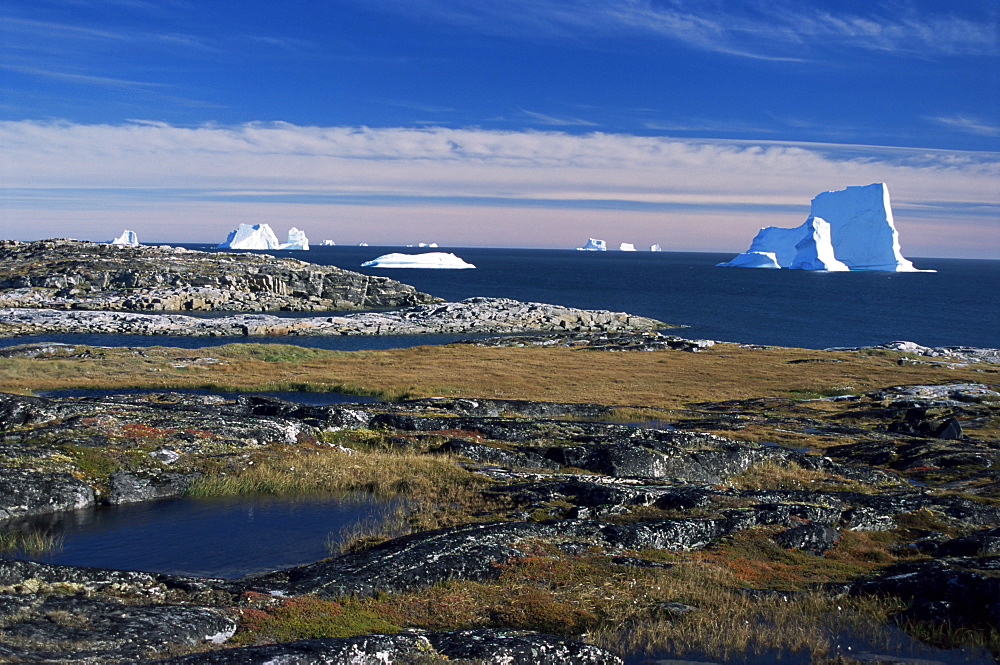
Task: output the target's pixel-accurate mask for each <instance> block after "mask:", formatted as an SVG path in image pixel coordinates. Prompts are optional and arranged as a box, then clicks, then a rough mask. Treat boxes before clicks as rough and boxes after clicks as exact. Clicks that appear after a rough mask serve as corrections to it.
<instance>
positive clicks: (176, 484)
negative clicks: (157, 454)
mask: <svg viewBox="0 0 1000 665" xmlns="http://www.w3.org/2000/svg"><path fill="white" fill-rule="evenodd" d="M195 478H197V474H188V473H165V472H162V471H160V472H158V471H137V472H128V471H117V472H115V473H112V474H111V475H109V476H108V486H109V489H108V496H107V498H106V499H105V501H107V503H110V504H112V505H117V504H123V503H138V502H140V501H152V500H154V499H165V498H169V497H175V496H182V495H183V494H184V493H185V492H186V491H187V489H188V487H190V485H191V481H192V480H194V479H195Z"/></svg>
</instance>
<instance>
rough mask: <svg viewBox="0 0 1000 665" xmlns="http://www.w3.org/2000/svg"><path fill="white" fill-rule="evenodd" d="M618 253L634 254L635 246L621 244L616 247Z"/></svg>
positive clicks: (628, 243) (625, 243)
mask: <svg viewBox="0 0 1000 665" xmlns="http://www.w3.org/2000/svg"><path fill="white" fill-rule="evenodd" d="M618 251H619V252H634V251H635V245H633V244H632V243H630V242H623V243H622V244H620V245H618Z"/></svg>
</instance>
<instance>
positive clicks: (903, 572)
mask: <svg viewBox="0 0 1000 665" xmlns="http://www.w3.org/2000/svg"><path fill="white" fill-rule="evenodd" d="M854 592H855V593H864V594H887V595H893V596H899V597H902V598H905V599H908V600H910V601H912V603H911V606H910V608H909V609H908V610H907V611H906V612H905V614H904V616H905V618H909V619H917V620H924V621H932V622H936V623H940V622H948V623H951V624H953V625H972V626H987V627H994V628H995V627H996V626H998V625H1000V556H986V557H946V558H940V559H930V560H926V561H913V562H907V563H902V564H898V565H895V566H892V567H891V568H889V569H888V570H886V571H884V572H883V573H882V574H881V575H879V576H878V577H876V578H874V579H871V580H867V581H864V582H861V583H859V584H858V585H856V586H855V588H854Z"/></svg>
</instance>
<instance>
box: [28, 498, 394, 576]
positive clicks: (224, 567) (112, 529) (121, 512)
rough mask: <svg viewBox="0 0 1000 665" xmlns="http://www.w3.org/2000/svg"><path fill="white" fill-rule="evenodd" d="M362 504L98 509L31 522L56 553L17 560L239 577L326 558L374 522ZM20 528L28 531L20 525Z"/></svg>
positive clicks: (371, 502)
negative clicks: (330, 545) (343, 539)
mask: <svg viewBox="0 0 1000 665" xmlns="http://www.w3.org/2000/svg"><path fill="white" fill-rule="evenodd" d="M390 509H391V504H390V503H388V502H385V501H379V500H375V499H372V498H370V497H356V498H351V499H335V498H331V497H328V496H326V497H315V496H312V497H297V498H288V497H274V496H254V497H247V496H238V497H213V498H181V499H166V500H162V501H151V502H145V503H140V504H130V505H125V506H102V507H99V508H97V509H94V510H80V511H72V512H69V513H62V514H59V515H54V516H51V517H48V518H46V519H40V520H34V521H32V522H31V523H30V526H31V527H32V528H40V529H45V530H48V531H49V532H50V533H52V534H53V535H56V536H57V537H59V536H61V537H62V546H61V547H60V548H58V549H57V550H56V551H54V552H51V553H48V554H40V555H17V556H18V558H25V559H31V560H34V561H43V562H46V563H58V564H66V565H72V566H93V567H98V568H116V569H121V570H143V571H149V572H157V573H169V574H173V575H197V576H204V577H227V578H236V577H242V576H243V575H247V574H249V573H256V572H263V571H269V570H276V569H279V568H288V567H291V566H296V565H299V564H304V563H312V562H313V561H318V560H319V559H323V558H325V557H328V556H330V554H329V553H328V551H327V542H328V540H333V541H336V540H337V539H338V538H339V536H340V534H342V533H343V532H344V530H345V529H347V528H349V527H351V526H354V525H357V524H359V523H362V522H364V523H370V522H372V521H373V520H378V519H379V518H380V517H381V516H382V515H384V514H385V513H386V512H387V511H389V510H390ZM23 526H28V525H27V524H25V525H23Z"/></svg>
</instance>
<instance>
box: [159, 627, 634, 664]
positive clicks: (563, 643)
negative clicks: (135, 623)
mask: <svg viewBox="0 0 1000 665" xmlns="http://www.w3.org/2000/svg"><path fill="white" fill-rule="evenodd" d="M438 661H448V662H460V663H471V662H475V663H481V664H482V665H494V664H495V665H536V664H537V663H552V664H553V665H558V664H560V663H565V664H566V665H619V664H620V663H621V662H622V659H621V658H619V657H618V656H616V655H615V654H612V653H610V652H608V651H605V650H604V649H601V648H600V647H596V646H593V645H590V644H584V643H583V642H580V641H579V640H569V639H566V638H561V637H557V636H555V635H545V634H542V633H531V632H525V631H509V630H494V629H489V628H481V629H476V630H456V631H442V632H423V631H406V632H403V633H398V634H395V635H359V636H356V637H342V638H329V639H315V640H302V641H298V642H286V643H284V644H267V645H263V646H255V647H243V648H240V649H227V650H222V651H212V652H208V653H197V654H191V655H187V656H179V657H176V658H169V659H166V660H157V661H149V665H152V663H162V664H163V665H166V664H168V663H169V664H171V665H202V664H204V665H243V664H247V665H255V664H256V665H264V664H265V663H282V664H283V665H313V664H315V663H327V664H329V665H334V664H338V663H352V664H356V665H386V664H387V663H423V662H438Z"/></svg>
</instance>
